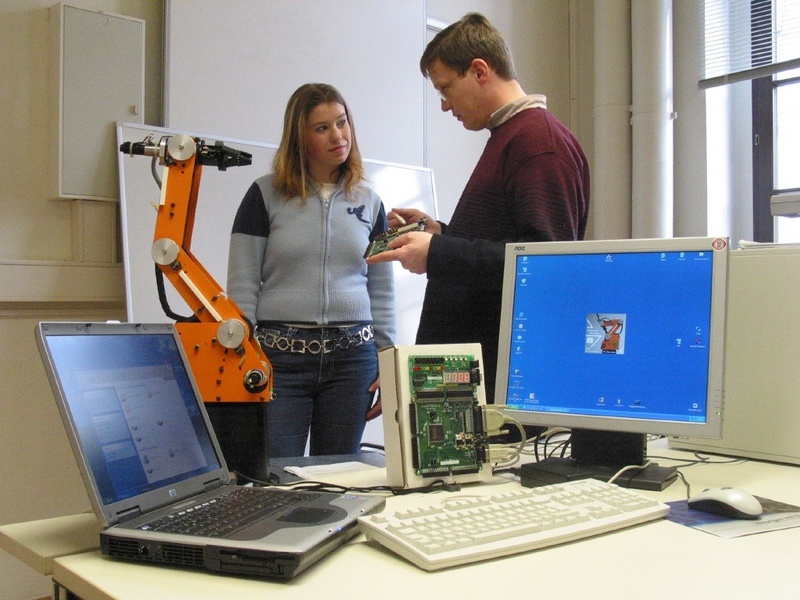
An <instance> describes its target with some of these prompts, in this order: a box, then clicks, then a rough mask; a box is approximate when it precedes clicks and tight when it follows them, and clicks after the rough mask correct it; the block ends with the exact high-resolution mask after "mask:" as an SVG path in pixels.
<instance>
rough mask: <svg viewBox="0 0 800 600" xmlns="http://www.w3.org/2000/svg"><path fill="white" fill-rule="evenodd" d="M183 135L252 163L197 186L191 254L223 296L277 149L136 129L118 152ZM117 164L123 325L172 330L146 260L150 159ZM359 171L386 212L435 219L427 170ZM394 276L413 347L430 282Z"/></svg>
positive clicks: (121, 127)
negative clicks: (244, 155)
mask: <svg viewBox="0 0 800 600" xmlns="http://www.w3.org/2000/svg"><path fill="white" fill-rule="evenodd" d="M181 133H183V134H186V135H190V136H192V137H195V138H200V139H203V140H205V141H206V142H209V143H213V142H217V141H219V142H222V143H224V144H225V145H226V146H229V147H231V148H234V149H236V150H242V151H244V152H249V153H250V154H252V156H253V161H252V165H250V166H247V167H232V168H229V169H227V170H226V171H220V170H218V169H216V168H215V167H210V166H206V167H204V168H203V172H202V177H201V180H200V189H199V192H198V199H197V211H196V215H195V225H194V232H193V234H192V246H191V250H192V254H194V256H195V257H196V258H197V260H198V261H199V262H200V263H201V264H202V265H203V267H205V268H206V270H207V271H208V272H209V273H210V274H211V275H212V276H213V277H214V279H216V281H217V283H219V284H220V286H221V287H222V288H224V287H225V285H226V281H227V271H228V244H229V242H230V232H231V227H232V225H233V219H234V217H235V215H236V211H237V210H238V208H239V204H240V202H241V200H242V198H243V197H244V194H245V192H246V191H247V189H248V188H249V187H250V185H251V184H252V183H253V181H254V180H255V179H257V178H258V177H260V176H261V175H263V174H265V173H267V172H269V171H270V169H271V165H272V157H273V155H274V153H275V149H276V148H277V146H275V145H274V144H265V143H261V142H253V141H246V140H240V139H234V138H226V137H223V136H218V135H205V134H201V133H194V132H189V131H181V130H177V129H166V128H163V127H152V126H147V125H140V124H138V123H118V124H117V142H118V147H119V145H120V144H122V143H124V142H140V141H142V140H143V139H144V138H145V137H147V136H148V135H150V134H152V135H153V136H154V138H155V141H156V142H157V141H158V140H159V139H160V138H161V137H163V136H173V135H177V134H181ZM118 160H119V177H120V211H121V220H122V254H123V262H124V268H125V295H126V304H127V317H128V320H129V321H132V322H152V323H163V322H169V321H170V319H169V318H168V317H167V316H166V315H165V314H164V312H163V310H162V309H161V304H160V303H159V300H158V292H157V287H156V280H155V265H154V263H153V260H152V258H151V256H150V248H151V246H152V243H153V233H154V231H155V221H156V208H155V206H157V205H158V200H159V194H160V191H159V188H158V184H157V183H156V181H155V179H154V178H153V175H152V173H151V168H152V159H151V158H150V157H147V156H130V155H127V154H123V153H122V152H119V153H118ZM364 169H365V171H366V173H367V179H368V180H369V181H368V185H369V186H370V187H372V188H373V189H374V190H375V191H376V192H377V193H378V195H380V197H381V199H382V200H383V203H384V206H385V207H386V210H387V211H389V210H391V209H392V208H394V207H411V208H417V209H419V210H422V211H424V212H426V213H427V214H429V215H431V216H433V217H434V218H436V217H438V210H437V205H436V191H435V185H434V179H433V171H432V170H430V169H427V168H424V167H415V166H408V165H401V164H395V163H388V162H382V161H376V160H364ZM156 171H157V173H158V175H159V178H162V177H163V175H162V167H161V166H160V165H157V166H156ZM394 275H395V304H396V308H397V343H398V344H403V345H405V344H413V343H414V339H415V337H416V332H417V325H418V324H419V315H420V311H421V310H422V299H423V296H424V293H425V284H426V283H427V278H426V277H425V276H424V275H414V274H412V273H409V272H408V271H406V270H405V269H403V268H402V267H401V266H400V265H399V264H396V263H395V264H394ZM164 285H165V287H166V292H167V298H168V301H169V305H170V308H171V310H172V311H173V312H175V313H178V314H179V315H184V316H189V315H191V313H192V311H191V310H190V309H189V307H188V306H187V304H186V303H185V302H184V301H183V299H182V298H181V296H180V295H179V294H178V293H177V292H176V291H175V290H174V289H173V288H172V286H171V284H170V283H169V281H167V280H165V282H164Z"/></svg>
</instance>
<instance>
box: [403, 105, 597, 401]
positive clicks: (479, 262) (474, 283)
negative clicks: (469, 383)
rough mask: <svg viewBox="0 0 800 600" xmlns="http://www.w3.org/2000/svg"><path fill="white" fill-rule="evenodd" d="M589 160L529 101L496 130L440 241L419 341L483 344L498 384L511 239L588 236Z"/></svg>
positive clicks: (489, 381)
mask: <svg viewBox="0 0 800 600" xmlns="http://www.w3.org/2000/svg"><path fill="white" fill-rule="evenodd" d="M588 214H589V165H588V163H587V161H586V157H585V155H584V153H583V150H582V149H581V147H580V144H578V141H577V140H576V139H575V137H574V136H573V135H572V133H570V131H569V130H568V129H567V128H566V127H565V126H564V125H563V124H562V123H561V122H559V121H558V119H556V118H555V117H554V116H553V115H552V114H551V113H549V112H548V111H547V110H545V109H543V108H529V109H526V110H523V111H521V112H519V113H518V114H516V115H514V116H513V117H511V118H510V119H509V120H508V121H506V122H504V123H502V124H501V125H499V126H498V127H496V128H495V129H493V130H491V136H490V138H489V140H488V142H487V143H486V148H485V149H484V151H483V154H482V155H481V158H480V160H479V161H478V164H477V165H476V166H475V170H474V171H473V173H472V176H471V177H470V179H469V182H468V183H467V185H466V187H465V188H464V192H463V193H462V194H461V198H460V199H459V201H458V205H457V206H456V209H455V212H454V213H453V218H452V219H451V220H450V223H449V224H448V225H446V226H443V233H442V235H434V236H433V238H432V239H431V246H430V251H429V254H428V265H427V276H428V286H427V289H426V291H425V301H424V303H423V307H422V315H421V318H420V325H419V330H418V331H417V343H419V344H430V343H436V344H447V343H467V342H479V343H480V344H481V346H482V353H483V361H484V373H485V375H486V381H485V384H486V393H487V399H489V400H490V401H491V399H492V398H493V392H494V380H495V370H496V362H497V342H498V340H497V338H498V333H499V324H500V300H501V287H502V285H501V284H502V279H503V261H504V256H505V244H506V243H508V242H537V241H554V240H579V239H583V236H584V233H585V231H586V221H587V218H588Z"/></svg>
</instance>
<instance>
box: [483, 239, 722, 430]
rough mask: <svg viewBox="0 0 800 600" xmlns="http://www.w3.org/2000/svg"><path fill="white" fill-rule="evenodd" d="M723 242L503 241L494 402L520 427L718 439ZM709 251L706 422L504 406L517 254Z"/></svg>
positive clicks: (697, 240) (677, 240) (720, 411)
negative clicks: (503, 255) (504, 244)
mask: <svg viewBox="0 0 800 600" xmlns="http://www.w3.org/2000/svg"><path fill="white" fill-rule="evenodd" d="M729 246H730V243H729V240H728V239H727V238H724V237H682V238H652V239H625V240H586V241H567V242H527V243H511V244H507V245H506V252H505V264H504V271H503V288H502V304H501V318H500V333H499V348H498V359H497V379H496V384H495V404H496V405H497V406H498V407H499V408H501V409H502V410H503V412H504V413H505V414H506V415H507V416H509V417H511V418H513V419H515V420H516V421H518V422H519V423H521V424H523V425H531V426H539V427H564V428H568V429H591V430H599V431H616V432H630V433H641V434H654V435H664V436H676V437H684V436H686V437H697V438H708V439H720V438H721V437H722V421H723V405H724V365H725V324H726V314H727V288H728V261H729ZM680 251H687V252H691V251H711V256H712V284H711V319H710V331H709V376H708V385H707V390H706V417H707V418H706V421H705V422H686V421H667V420H653V419H637V418H633V417H609V416H602V417H598V416H589V415H579V414H574V413H547V412H531V411H523V410H519V409H512V408H508V407H507V406H506V400H507V391H508V390H507V385H508V370H509V360H510V352H511V334H512V330H513V326H512V322H513V312H514V311H513V307H514V300H515V279H516V264H517V257H518V256H521V255H553V254H573V255H574V254H589V253H591V254H607V253H609V252H612V253H623V252H626V253H635V252H680Z"/></svg>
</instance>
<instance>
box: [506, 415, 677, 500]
mask: <svg viewBox="0 0 800 600" xmlns="http://www.w3.org/2000/svg"><path fill="white" fill-rule="evenodd" d="M570 444H571V447H572V450H571V456H570V457H569V458H552V457H551V458H545V459H544V460H540V461H539V462H535V463H528V464H524V465H522V467H521V468H520V481H521V483H522V485H524V486H526V487H538V486H541V485H548V484H551V483H561V482H564V481H574V480H577V479H589V478H594V479H600V480H602V481H608V480H609V479H611V478H612V477H613V476H614V475H615V474H616V473H617V472H618V471H619V470H620V469H622V468H624V467H627V466H629V465H645V463H647V436H646V435H644V434H639V433H624V432H611V431H594V430H590V429H573V430H572V437H571V441H570ZM677 476H678V472H677V470H676V469H675V468H674V467H660V466H658V465H656V464H650V465H647V466H646V467H645V466H643V467H642V468H641V469H631V470H629V471H626V472H625V473H623V474H622V475H620V476H619V477H617V478H616V479H615V480H614V483H615V484H617V485H619V486H620V487H628V488H635V489H640V490H651V491H661V490H663V489H665V488H667V487H668V486H669V485H670V484H671V483H672V482H673V481H675V479H676V478H677Z"/></svg>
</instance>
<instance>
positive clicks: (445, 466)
mask: <svg viewBox="0 0 800 600" xmlns="http://www.w3.org/2000/svg"><path fill="white" fill-rule="evenodd" d="M408 362H409V364H408V369H409V377H410V383H411V403H410V406H409V410H410V423H411V437H412V458H413V466H414V470H415V472H416V473H417V475H419V476H421V477H442V476H446V475H457V474H462V473H476V472H478V471H479V470H480V468H481V465H482V464H483V463H484V462H486V447H485V443H484V438H483V432H484V431H485V429H484V426H483V419H482V412H481V409H480V406H479V403H478V397H477V387H478V385H479V383H480V377H481V374H480V368H479V365H478V361H477V360H476V359H475V357H473V356H471V355H441V356H409V358H408Z"/></svg>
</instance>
